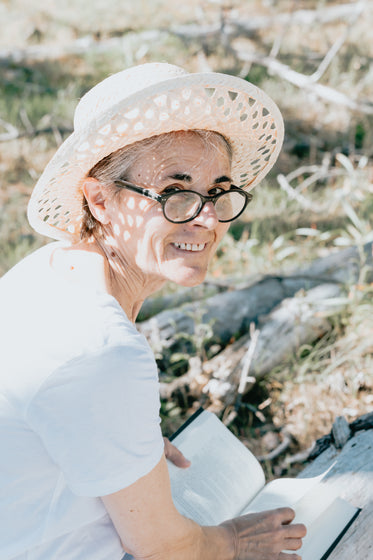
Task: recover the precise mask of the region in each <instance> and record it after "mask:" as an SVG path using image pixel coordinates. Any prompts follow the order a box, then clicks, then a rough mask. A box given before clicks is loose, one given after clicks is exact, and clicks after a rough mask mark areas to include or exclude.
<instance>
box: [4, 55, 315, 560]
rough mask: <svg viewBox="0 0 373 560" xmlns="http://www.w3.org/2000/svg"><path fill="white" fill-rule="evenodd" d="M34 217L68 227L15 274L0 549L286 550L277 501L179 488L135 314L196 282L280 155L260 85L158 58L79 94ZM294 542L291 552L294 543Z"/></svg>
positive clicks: (109, 552)
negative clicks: (196, 496) (177, 493)
mask: <svg viewBox="0 0 373 560" xmlns="http://www.w3.org/2000/svg"><path fill="white" fill-rule="evenodd" d="M74 127H75V130H74V133H73V134H72V135H71V136H70V137H69V138H68V139H67V140H66V141H65V142H64V144H62V146H61V147H60V148H59V150H58V151H57V153H56V155H55V156H54V158H53V159H52V160H51V162H50V163H49V164H48V166H47V168H46V169H45V171H44V173H43V174H42V176H41V177H40V179H39V181H38V184H37V185H36V187H35V190H34V192H33V194H32V197H31V201H30V204H29V209H28V217H29V220H30V223H31V224H32V226H33V227H34V228H35V229H36V230H37V231H38V232H40V233H42V234H44V235H47V236H49V237H52V238H54V239H57V240H59V242H57V243H51V244H48V245H46V246H45V247H43V248H42V249H40V250H38V251H36V252H35V253H34V254H32V255H30V256H28V257H27V258H26V259H24V260H23V261H22V262H21V263H19V264H18V265H17V266H16V267H14V268H13V269H12V270H11V271H10V272H8V273H7V274H6V275H5V276H4V277H3V278H2V280H1V284H0V285H1V288H0V309H1V317H0V328H1V341H2V352H1V373H0V446H1V449H2V453H1V459H0V472H1V477H0V517H1V520H2V521H1V527H0V557H1V559H2V560H8V559H13V560H31V559H32V560H88V559H89V560H115V559H117V560H120V559H121V558H122V557H123V554H124V553H125V552H127V553H128V554H131V555H133V556H134V557H135V558H138V559H149V560H150V559H152V560H158V559H162V560H168V559H169V560H191V559H193V560H197V559H199V560H209V559H210V558H211V559H212V560H220V559H221V560H228V559H229V560H231V559H232V560H233V559H240V560H244V559H246V560H286V559H287V558H299V556H298V555H297V554H295V553H291V552H289V551H295V550H298V549H299V548H300V546H301V542H302V537H303V536H304V535H305V528H304V526H302V525H298V524H292V523H291V521H292V520H293V517H294V513H293V511H292V510H291V509H287V508H285V509H279V510H274V511H270V512H265V513H260V514H257V515H247V516H244V517H240V518H236V519H232V520H227V521H226V522H224V523H223V524H222V525H220V526H215V527H202V526H199V525H197V524H196V523H195V522H193V521H192V520H189V519H187V518H185V517H183V516H182V515H181V514H179V513H178V511H177V510H176V508H175V507H174V505H173V502H172V497H171V493H170V483H169V477H168V470H167V465H166V459H165V455H167V456H168V458H169V459H170V460H172V461H173V462H174V463H175V464H176V465H178V466H180V467H187V466H188V462H187V460H186V459H185V458H184V457H183V456H182V455H181V454H180V453H179V452H178V451H177V450H176V449H175V448H174V447H173V446H172V445H171V444H170V443H169V442H166V446H165V444H164V440H163V438H162V435H161V432H160V424H159V394H158V378H157V368H156V364H155V361H154V358H153V356H152V353H151V350H150V348H149V346H148V344H147V342H146V340H145V339H144V337H143V336H142V335H140V334H139V333H138V331H137V330H136V328H135V326H134V322H135V320H136V316H137V313H138V311H139V309H140V307H141V304H142V302H143V301H144V299H145V298H146V297H147V296H149V295H150V294H152V293H154V292H155V291H156V290H158V289H159V288H161V287H162V286H163V285H164V283H165V282H166V281H173V282H176V283H177V284H179V285H182V286H193V285H196V284H198V283H200V282H202V281H203V279H204V278H205V274H206V271H207V267H208V264H209V262H210V260H211V258H212V256H213V255H214V253H215V251H216V248H217V246H218V244H219V242H220V240H221V239H222V237H223V235H224V234H225V232H226V231H227V229H228V226H229V223H230V222H231V221H232V220H234V219H235V218H237V217H238V216H239V215H240V214H241V213H242V212H243V211H244V209H245V207H246V205H247V204H248V202H249V201H250V199H251V194H248V192H247V189H248V188H252V187H253V186H254V185H255V184H257V183H258V182H259V181H260V180H261V179H262V178H263V177H264V175H265V174H266V173H267V172H268V170H269V169H270V168H271V166H272V165H273V163H274V161H275V160H276V158H277V155H278V152H279V150H280V147H281V142H282V131H283V128H282V120H281V116H280V114H279V112H278V109H277V108H276V106H275V105H274V103H273V102H272V101H271V100H270V99H269V98H268V97H267V96H266V95H265V94H264V93H263V92H262V91H260V90H259V89H257V88H256V87H254V86H252V85H251V84H249V83H247V82H245V81H243V80H241V79H238V78H234V77H230V76H226V75H222V74H214V73H206V74H188V73H187V72H185V71H184V70H182V69H181V68H178V67H175V66H171V65H168V64H147V65H142V66H139V67H135V68H132V69H128V70H125V71H123V72H119V73H118V74H116V75H113V76H110V77H109V78H107V79H106V80H104V81H103V82H101V83H100V84H98V85H97V86H96V87H94V88H93V89H92V90H91V91H89V92H88V93H87V94H86V95H85V96H84V97H83V98H82V99H81V101H80V103H79V105H78V107H77V110H76V113H75V121H74ZM284 551H288V552H284Z"/></svg>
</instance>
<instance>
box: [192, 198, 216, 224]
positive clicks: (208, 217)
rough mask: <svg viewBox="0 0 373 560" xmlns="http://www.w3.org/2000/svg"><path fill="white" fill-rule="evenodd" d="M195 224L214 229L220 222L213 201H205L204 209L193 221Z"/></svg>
mask: <svg viewBox="0 0 373 560" xmlns="http://www.w3.org/2000/svg"><path fill="white" fill-rule="evenodd" d="M192 223H193V224H196V225H199V226H202V227H205V228H206V229H214V228H215V227H216V226H217V224H218V223H219V220H218V216H217V214H216V210H215V206H214V203H213V202H205V204H204V205H203V207H202V210H201V211H200V213H199V214H198V216H196V217H195V218H194V220H193V221H192Z"/></svg>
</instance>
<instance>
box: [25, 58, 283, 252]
mask: <svg viewBox="0 0 373 560" xmlns="http://www.w3.org/2000/svg"><path fill="white" fill-rule="evenodd" d="M192 129H199V130H213V131H216V132H219V133H220V134H222V135H223V136H224V137H225V138H227V140H228V141H229V142H230V144H231V146H232V151H233V156H232V180H233V182H234V184H236V185H238V186H240V187H241V188H244V189H251V188H253V187H254V186H255V185H256V184H257V183H259V182H260V181H261V180H262V179H263V177H264V176H265V175H266V174H267V173H268V171H269V170H270V169H271V167H272V166H273V164H274V163H275V161H276V159H277V157H278V154H279V151H280V148H281V145H282V141H283V121H282V117H281V114H280V112H279V110H278V108H277V106H276V105H275V103H274V102H273V101H272V100H271V99H270V98H269V97H268V96H267V95H266V94H265V93H264V92H263V91H262V90H260V89H259V88H257V87H256V86H254V85H252V84H250V83H249V82H246V81H245V80H242V79H241V78H237V77H234V76H228V75H226V74H218V73H213V72H209V73H196V74H189V73H187V72H186V71H185V70H183V69H182V68H179V67H177V66H173V65H170V64H163V63H150V64H144V65H141V66H137V67H134V68H132V69H131V68H130V69H127V70H124V71H122V72H119V73H117V74H114V75H113V76H110V77H109V78H106V80H103V81H102V82H100V83H99V84H98V85H97V86H95V87H94V88H92V89H91V90H90V91H89V92H88V93H87V94H86V95H85V96H84V97H83V98H82V99H81V101H80V103H79V104H78V106H77V109H76V111H75V118H74V132H73V133H72V134H71V135H70V136H69V138H67V140H66V141H65V142H64V143H63V144H62V145H61V147H60V148H59V149H58V151H57V152H56V154H55V156H54V157H53V158H52V160H51V161H50V162H49V164H48V165H47V167H46V168H45V170H44V172H43V174H42V175H41V177H40V179H39V181H38V183H37V184H36V186H35V188H34V191H33V193H32V196H31V199H30V203H29V207H28V218H29V221H30V224H31V225H32V226H33V228H34V229H35V230H36V231H38V232H39V233H41V234H43V235H46V236H49V237H52V238H54V239H68V240H70V241H72V240H74V239H78V238H79V232H80V226H81V221H82V197H83V194H82V182H83V181H84V179H85V177H86V176H87V173H88V172H89V171H90V169H91V168H92V167H93V166H94V165H95V164H96V163H97V162H98V161H100V160H101V159H102V158H104V157H106V156H107V155H109V154H110V153H112V152H114V151H116V150H119V149H120V148H123V147H124V146H127V145H130V144H132V143H134V142H137V141H139V140H143V139H145V138H149V137H151V136H156V135H159V134H164V133H167V132H172V131H177V130H192Z"/></svg>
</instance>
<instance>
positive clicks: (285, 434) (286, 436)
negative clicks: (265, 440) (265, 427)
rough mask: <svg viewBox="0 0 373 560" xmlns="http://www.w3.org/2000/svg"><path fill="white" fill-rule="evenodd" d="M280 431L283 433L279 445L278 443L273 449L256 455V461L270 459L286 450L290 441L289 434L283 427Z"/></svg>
mask: <svg viewBox="0 0 373 560" xmlns="http://www.w3.org/2000/svg"><path fill="white" fill-rule="evenodd" d="M281 433H282V435H283V440H282V442H281V443H280V445H278V446H277V447H276V448H275V449H273V450H272V451H270V452H269V453H267V454H266V455H259V457H257V459H258V461H260V462H261V463H263V462H265V461H272V460H273V459H276V457H278V456H279V455H281V454H282V453H284V452H285V451H286V450H287V448H288V447H289V445H290V443H291V435H290V434H289V432H288V431H287V430H286V429H285V428H284V429H283V430H281Z"/></svg>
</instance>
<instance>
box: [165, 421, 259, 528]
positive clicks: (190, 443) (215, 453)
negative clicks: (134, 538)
mask: <svg viewBox="0 0 373 560" xmlns="http://www.w3.org/2000/svg"><path fill="white" fill-rule="evenodd" d="M173 443H174V444H175V445H176V447H178V448H179V449H180V450H181V451H182V452H183V453H184V455H185V456H186V457H187V458H188V459H190V461H191V462H192V465H191V466H190V467H189V468H188V469H179V468H177V467H175V465H173V464H172V463H170V462H169V461H168V468H169V473H170V479H171V490H172V496H173V499H174V503H175V506H176V507H177V509H178V510H179V511H180V513H182V514H183V515H185V516H186V517H189V518H191V519H194V521H196V522H197V523H199V524H201V525H216V524H218V523H221V522H222V521H224V520H226V519H230V518H232V517H236V516H237V515H238V514H239V512H240V511H241V509H242V508H243V507H244V505H245V503H247V502H249V501H250V500H251V499H252V498H253V496H255V494H257V492H258V491H259V490H260V489H261V488H262V486H263V485H264V482H265V478H264V473H263V470H262V467H261V466H260V463H259V462H258V461H257V459H256V458H255V457H254V455H253V454H252V453H251V452H250V451H249V450H248V449H247V448H246V447H245V446H244V445H243V444H242V443H241V442H240V441H239V440H238V439H237V438H236V437H235V436H234V435H233V434H232V433H231V432H230V431H229V430H228V428H226V427H225V426H224V424H223V423H222V422H220V420H219V419H218V418H217V417H216V416H215V415H214V414H212V413H210V412H208V411H204V412H202V414H200V415H199V416H198V417H197V418H196V419H195V420H194V421H193V422H192V423H191V424H189V426H187V428H186V429H185V430H184V431H182V432H181V433H180V434H179V435H178V436H177V437H176V438H175V439H174V440H173Z"/></svg>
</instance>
